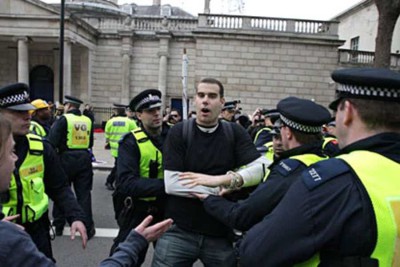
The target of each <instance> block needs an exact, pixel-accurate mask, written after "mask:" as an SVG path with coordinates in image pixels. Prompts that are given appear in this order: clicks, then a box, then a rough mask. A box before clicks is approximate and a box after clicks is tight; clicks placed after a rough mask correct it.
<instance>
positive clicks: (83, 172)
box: [53, 150, 94, 232]
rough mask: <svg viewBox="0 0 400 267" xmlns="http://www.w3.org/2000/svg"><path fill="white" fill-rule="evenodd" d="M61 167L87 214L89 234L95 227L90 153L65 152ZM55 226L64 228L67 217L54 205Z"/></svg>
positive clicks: (82, 151)
mask: <svg viewBox="0 0 400 267" xmlns="http://www.w3.org/2000/svg"><path fill="white" fill-rule="evenodd" d="M60 159H61V165H62V167H63V169H64V171H65V173H66V174H67V176H68V179H69V183H70V185H72V186H73V189H74V192H75V195H76V199H77V200H78V203H79V205H80V206H81V208H82V210H83V212H84V213H85V222H84V223H85V225H86V229H87V231H88V232H89V231H90V229H91V228H93V227H94V223H93V214H92V195H91V191H92V188H93V168H92V159H91V155H90V153H89V151H87V150H77V151H65V152H64V153H62V154H61V158H60ZM53 218H54V220H53V225H54V226H55V227H58V228H62V227H64V225H65V215H64V214H63V213H62V212H61V210H60V208H59V207H57V203H54V207H53Z"/></svg>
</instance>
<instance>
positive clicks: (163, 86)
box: [158, 32, 171, 108]
mask: <svg viewBox="0 0 400 267" xmlns="http://www.w3.org/2000/svg"><path fill="white" fill-rule="evenodd" d="M158 37H159V38H160V47H159V51H158V56H159V57H160V65H159V69H158V90H160V91H161V93H162V98H161V101H162V104H163V108H164V107H165V106H166V102H165V100H166V94H167V67H168V49H169V39H170V38H171V35H170V34H169V32H162V33H161V32H159V33H158Z"/></svg>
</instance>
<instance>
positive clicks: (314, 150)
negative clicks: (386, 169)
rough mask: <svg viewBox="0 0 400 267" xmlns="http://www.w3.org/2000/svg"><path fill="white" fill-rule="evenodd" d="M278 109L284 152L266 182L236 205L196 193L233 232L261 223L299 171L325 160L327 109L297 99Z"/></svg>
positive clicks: (282, 102) (216, 197)
mask: <svg viewBox="0 0 400 267" xmlns="http://www.w3.org/2000/svg"><path fill="white" fill-rule="evenodd" d="M277 109H278V111H279V113H280V120H279V121H280V129H281V131H280V134H281V138H282V145H283V149H284V152H282V153H281V154H280V157H279V160H277V161H274V162H273V163H272V164H271V165H270V166H269V167H268V168H269V174H268V176H267V178H266V180H265V182H263V183H261V184H259V185H258V187H257V188H256V190H255V191H254V192H253V193H252V194H251V195H250V196H249V197H248V198H247V199H245V200H242V201H239V202H237V203H235V202H231V201H229V200H227V199H225V198H223V197H221V196H212V195H210V196H207V195H200V194H195V195H196V196H198V197H199V198H200V199H204V202H203V205H204V208H205V209H206V211H207V212H208V213H209V214H211V215H212V216H214V217H215V218H217V219H218V220H219V221H220V222H223V223H224V224H225V225H228V226H230V227H231V228H233V229H237V230H241V231H247V230H248V229H249V228H250V227H252V226H253V225H254V224H256V223H257V222H259V221H261V220H262V218H263V217H264V216H265V215H267V214H268V213H270V212H271V211H272V210H273V208H274V207H275V206H276V205H278V203H279V201H280V200H281V199H282V197H283V196H284V194H285V193H286V191H287V190H288V189H289V187H290V185H291V184H292V183H293V182H294V181H296V180H297V178H298V174H299V173H300V172H301V171H302V170H304V169H306V168H307V166H309V165H310V164H312V163H315V162H318V161H320V160H323V159H325V158H326V156H325V155H324V154H323V153H322V151H321V142H322V134H321V130H322V125H323V124H325V123H326V122H328V121H329V119H330V114H329V112H328V110H327V109H326V108H324V107H322V106H321V105H318V104H316V103H314V102H312V101H311V100H306V99H300V98H296V97H288V98H285V99H283V100H281V101H280V102H279V103H278V106H277ZM255 266H256V265H255ZM262 266H264V265H262Z"/></svg>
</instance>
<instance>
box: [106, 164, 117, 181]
mask: <svg viewBox="0 0 400 267" xmlns="http://www.w3.org/2000/svg"><path fill="white" fill-rule="evenodd" d="M116 178H117V158H114V167H113V168H112V169H111V172H110V174H109V175H108V176H107V180H106V182H107V183H108V184H114V182H115V179H116Z"/></svg>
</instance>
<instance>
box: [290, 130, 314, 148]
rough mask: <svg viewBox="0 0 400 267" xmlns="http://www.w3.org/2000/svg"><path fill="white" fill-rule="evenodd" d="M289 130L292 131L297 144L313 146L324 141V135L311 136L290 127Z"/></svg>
mask: <svg viewBox="0 0 400 267" xmlns="http://www.w3.org/2000/svg"><path fill="white" fill-rule="evenodd" d="M289 129H290V130H291V131H292V133H293V135H294V137H295V138H296V140H297V142H299V143H300V144H302V145H307V144H312V143H316V142H320V141H322V133H316V134H309V133H303V132H299V131H297V130H295V129H292V128H290V127H289Z"/></svg>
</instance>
